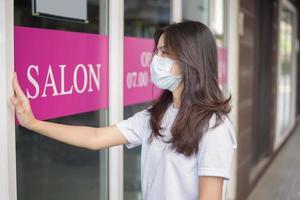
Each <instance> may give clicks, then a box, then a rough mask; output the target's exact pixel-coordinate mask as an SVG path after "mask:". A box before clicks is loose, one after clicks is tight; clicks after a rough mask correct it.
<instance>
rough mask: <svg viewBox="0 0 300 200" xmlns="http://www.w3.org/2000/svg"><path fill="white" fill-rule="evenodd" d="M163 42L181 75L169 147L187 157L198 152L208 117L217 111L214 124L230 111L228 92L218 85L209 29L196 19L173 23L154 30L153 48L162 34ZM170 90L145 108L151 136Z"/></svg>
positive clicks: (169, 99)
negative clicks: (179, 94)
mask: <svg viewBox="0 0 300 200" xmlns="http://www.w3.org/2000/svg"><path fill="white" fill-rule="evenodd" d="M162 34H164V39H165V40H164V45H165V47H166V49H167V52H168V50H170V51H172V54H174V55H175V56H176V61H177V62H178V64H179V66H180V69H181V71H182V75H183V79H182V81H183V89H182V93H181V97H180V99H181V103H180V107H179V110H178V113H177V116H176V118H175V120H174V122H173V125H172V128H171V134H172V137H171V139H170V140H169V141H167V142H168V143H172V145H171V147H172V149H175V150H176V151H177V152H178V153H182V154H184V155H186V156H190V155H192V154H193V153H197V152H198V146H199V142H200V141H201V138H202V135H203V133H205V132H206V131H207V130H208V128H209V120H210V118H211V117H212V115H213V114H214V113H215V114H216V124H215V125H214V126H213V127H216V126H218V125H219V124H220V123H221V122H222V116H224V115H227V114H228V113H229V112H230V110H231V106H230V102H231V95H229V97H228V98H226V97H225V96H224V94H223V93H222V90H221V89H220V88H219V85H218V56H217V46H216V41H215V38H214V35H213V34H212V32H211V31H210V29H209V28H208V27H207V26H206V25H204V24H202V23H200V22H198V21H184V22H180V23H174V24H171V25H169V26H167V27H164V28H162V29H159V30H157V31H156V32H155V35H154V41H155V49H154V51H155V50H156V48H157V44H158V41H159V38H160V37H161V35H162ZM172 101H173V99H172V92H171V91H169V90H163V91H162V93H161V95H160V96H159V97H158V98H157V99H156V100H154V101H153V102H152V105H151V106H150V107H148V109H147V110H148V111H149V113H150V115H151V116H150V127H151V129H152V134H151V136H150V138H149V141H151V140H152V139H153V138H154V137H155V138H158V137H162V136H163V135H162V134H160V133H159V131H160V130H162V129H163V128H162V127H161V122H162V118H163V116H164V113H165V112H166V110H167V108H168V106H170V104H171V103H172Z"/></svg>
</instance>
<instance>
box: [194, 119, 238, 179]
mask: <svg viewBox="0 0 300 200" xmlns="http://www.w3.org/2000/svg"><path fill="white" fill-rule="evenodd" d="M236 148H237V142H236V138H235V134H234V129H233V127H232V125H231V122H230V120H229V119H228V118H227V117H226V118H225V119H224V121H222V122H221V124H220V125H218V126H217V127H215V128H212V127H211V126H210V128H209V129H208V130H207V132H205V133H204V135H203V137H202V139H201V141H200V143H199V150H198V153H197V174H198V176H219V177H224V178H225V180H229V179H230V175H231V166H232V162H233V156H234V151H235V149H236Z"/></svg>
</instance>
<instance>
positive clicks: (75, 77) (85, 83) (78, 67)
mask: <svg viewBox="0 0 300 200" xmlns="http://www.w3.org/2000/svg"><path fill="white" fill-rule="evenodd" d="M79 69H82V72H83V86H82V88H81V89H79V87H78V82H77V77H78V70H79ZM87 78H88V75H87V71H86V68H85V66H84V65H83V64H78V65H77V66H76V68H75V71H74V75H73V84H74V87H75V90H76V92H78V93H79V94H81V93H83V92H84V91H85V89H86V86H87V81H88V80H87Z"/></svg>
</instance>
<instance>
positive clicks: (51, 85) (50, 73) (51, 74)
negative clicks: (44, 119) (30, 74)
mask: <svg viewBox="0 0 300 200" xmlns="http://www.w3.org/2000/svg"><path fill="white" fill-rule="evenodd" d="M49 78H50V83H48V80H49ZM48 87H52V90H53V94H52V96H57V95H58V92H57V88H56V84H55V81H54V76H53V72H52V67H51V65H49V68H48V73H47V78H46V82H45V86H44V92H43V95H42V97H46V96H47V94H46V90H47V88H48Z"/></svg>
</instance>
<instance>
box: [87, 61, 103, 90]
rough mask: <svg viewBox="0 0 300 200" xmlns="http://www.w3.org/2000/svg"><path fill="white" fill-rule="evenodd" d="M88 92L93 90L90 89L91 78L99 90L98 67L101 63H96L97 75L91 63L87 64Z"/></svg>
mask: <svg viewBox="0 0 300 200" xmlns="http://www.w3.org/2000/svg"><path fill="white" fill-rule="evenodd" d="M88 66H89V90H88V91H89V92H93V89H92V80H94V83H95V85H96V87H97V90H100V67H101V65H100V64H97V65H96V67H97V75H96V72H95V70H94V68H93V65H91V64H89V65H88Z"/></svg>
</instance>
